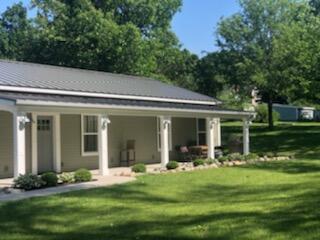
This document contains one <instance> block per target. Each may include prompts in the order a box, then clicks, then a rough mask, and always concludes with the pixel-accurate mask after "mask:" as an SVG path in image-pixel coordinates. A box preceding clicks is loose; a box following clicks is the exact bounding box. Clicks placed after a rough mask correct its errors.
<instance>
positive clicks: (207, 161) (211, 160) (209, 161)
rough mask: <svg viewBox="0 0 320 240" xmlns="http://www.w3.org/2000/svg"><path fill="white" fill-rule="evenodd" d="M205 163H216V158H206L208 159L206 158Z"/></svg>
mask: <svg viewBox="0 0 320 240" xmlns="http://www.w3.org/2000/svg"><path fill="white" fill-rule="evenodd" d="M205 163H206V164H208V165H212V164H214V163H216V160H214V159H211V158H208V159H206V161H205Z"/></svg>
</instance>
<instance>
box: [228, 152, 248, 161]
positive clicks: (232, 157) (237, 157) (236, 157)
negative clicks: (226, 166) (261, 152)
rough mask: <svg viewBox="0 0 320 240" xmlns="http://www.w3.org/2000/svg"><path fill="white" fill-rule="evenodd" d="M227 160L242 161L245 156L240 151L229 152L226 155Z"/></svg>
mask: <svg viewBox="0 0 320 240" xmlns="http://www.w3.org/2000/svg"><path fill="white" fill-rule="evenodd" d="M228 160H229V161H243V160H245V157H244V156H243V155H242V154H240V153H231V154H229V155H228Z"/></svg>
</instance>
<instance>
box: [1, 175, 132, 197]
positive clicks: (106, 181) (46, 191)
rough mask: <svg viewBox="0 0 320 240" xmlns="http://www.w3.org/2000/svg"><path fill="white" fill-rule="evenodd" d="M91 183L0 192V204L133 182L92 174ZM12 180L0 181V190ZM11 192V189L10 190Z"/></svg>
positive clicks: (116, 177) (120, 177)
mask: <svg viewBox="0 0 320 240" xmlns="http://www.w3.org/2000/svg"><path fill="white" fill-rule="evenodd" d="M93 179H94V180H93V181H91V182H84V183H75V184H69V185H62V186H57V187H50V188H43V189H38V190H32V191H26V192H22V191H20V190H18V189H12V192H11V193H10V194H7V193H4V192H0V202H1V201H15V200H21V199H26V198H31V197H40V196H49V195H53V194H59V193H65V192H70V191H76V190H83V189H91V188H97V187H106V186H111V185H116V184H123V183H127V182H131V181H134V180H135V178H134V177H124V176H113V175H110V176H100V175H98V174H93ZM11 184H12V178H10V179H1V180H0V189H1V188H3V187H6V186H7V187H8V186H11ZM10 190H11V189H10Z"/></svg>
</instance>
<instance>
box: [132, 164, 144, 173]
mask: <svg viewBox="0 0 320 240" xmlns="http://www.w3.org/2000/svg"><path fill="white" fill-rule="evenodd" d="M131 170H132V172H135V173H145V172H146V171H147V168H146V166H145V165H144V164H143V163H137V164H135V165H133V166H132V168H131Z"/></svg>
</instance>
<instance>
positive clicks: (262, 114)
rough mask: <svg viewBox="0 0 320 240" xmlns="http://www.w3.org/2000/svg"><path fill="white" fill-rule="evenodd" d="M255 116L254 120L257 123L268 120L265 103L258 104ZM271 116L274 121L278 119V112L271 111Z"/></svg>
mask: <svg viewBox="0 0 320 240" xmlns="http://www.w3.org/2000/svg"><path fill="white" fill-rule="evenodd" d="M256 112H257V116H256V118H255V120H254V121H255V122H259V123H267V122H268V106H267V105H266V104H260V105H259V106H258V107H257V108H256ZM272 118H273V121H274V122H277V121H279V119H280V114H279V113H278V112H276V111H272Z"/></svg>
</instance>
